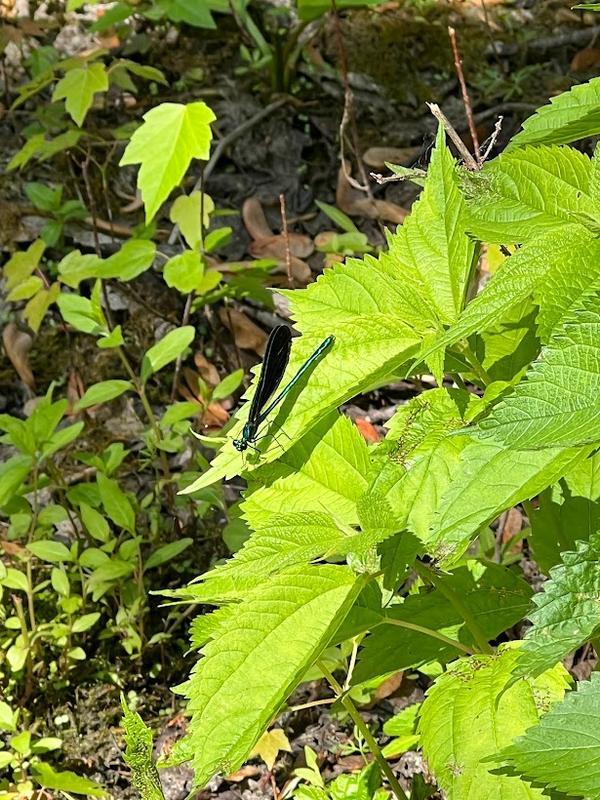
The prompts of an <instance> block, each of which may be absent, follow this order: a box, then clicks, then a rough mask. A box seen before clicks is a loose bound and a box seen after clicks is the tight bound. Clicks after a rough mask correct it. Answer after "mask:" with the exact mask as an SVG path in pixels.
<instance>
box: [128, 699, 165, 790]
mask: <svg viewBox="0 0 600 800" xmlns="http://www.w3.org/2000/svg"><path fill="white" fill-rule="evenodd" d="M121 706H122V708H123V729H124V731H125V734H124V738H125V745H126V749H125V753H124V754H123V758H124V759H125V763H126V764H128V765H129V766H130V767H131V778H132V783H133V785H134V786H135V788H136V789H137V790H138V791H139V793H140V795H141V797H142V798H143V800H164V795H163V791H162V787H161V784H160V778H159V775H158V771H157V769H156V767H155V765H154V760H153V742H152V731H151V730H150V728H149V727H148V726H147V725H146V723H145V722H144V720H143V719H142V718H141V717H140V715H139V714H138V713H137V711H131V709H130V708H129V707H128V705H127V702H126V700H125V698H124V697H123V695H121Z"/></svg>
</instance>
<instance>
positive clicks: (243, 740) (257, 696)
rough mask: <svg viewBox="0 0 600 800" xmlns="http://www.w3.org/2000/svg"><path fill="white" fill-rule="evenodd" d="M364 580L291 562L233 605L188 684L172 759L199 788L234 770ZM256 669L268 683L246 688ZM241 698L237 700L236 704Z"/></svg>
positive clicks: (332, 568) (339, 570) (327, 568)
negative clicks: (187, 719)
mask: <svg viewBox="0 0 600 800" xmlns="http://www.w3.org/2000/svg"><path fill="white" fill-rule="evenodd" d="M362 585H363V581H362V580H361V579H360V578H358V579H357V577H356V576H355V575H354V574H353V573H352V572H351V571H350V570H349V569H348V568H346V567H341V566H333V565H324V566H318V567H315V566H308V567H307V566H302V567H292V568H290V569H288V570H283V571H282V572H281V573H279V574H278V575H276V576H274V577H273V578H272V580H271V581H269V582H268V584H267V585H265V586H261V587H260V591H259V592H257V593H256V595H254V596H253V595H252V594H251V595H250V596H249V597H248V599H246V600H245V601H244V602H242V603H240V604H239V605H237V606H235V612H236V613H235V614H233V615H229V616H228V618H227V619H226V620H225V621H224V622H223V624H222V625H221V627H220V629H219V634H220V635H219V637H218V638H217V639H215V640H213V641H211V642H209V643H208V644H207V645H206V646H205V648H204V656H203V658H202V659H201V660H200V661H199V662H198V664H197V665H196V667H195V668H194V671H193V673H192V676H191V678H190V680H189V682H188V683H187V684H186V687H185V692H186V695H187V696H188V698H189V709H190V711H191V712H192V714H193V716H192V720H191V723H190V727H189V730H188V734H187V736H186V737H185V739H183V740H181V741H180V742H178V743H177V744H176V745H175V748H174V751H173V755H172V756H171V758H170V762H171V763H178V762H180V761H188V760H193V765H194V769H195V785H197V786H203V785H204V784H205V783H206V782H207V781H208V780H209V779H210V778H211V777H212V775H214V773H215V772H217V771H224V772H231V771H233V770H235V769H237V768H238V767H239V766H240V765H241V764H242V762H243V761H244V759H245V758H246V757H247V755H248V754H249V753H250V752H251V750H252V748H253V747H254V745H255V744H256V742H257V741H258V739H259V738H260V736H261V734H262V733H263V732H264V730H265V729H266V728H267V726H268V725H269V723H270V722H271V720H272V718H273V716H274V715H275V713H276V712H277V710H278V709H279V707H280V705H281V703H282V702H283V701H284V700H285V698H286V697H287V696H288V694H289V693H290V692H291V691H292V689H293V688H294V687H295V686H296V684H297V683H298V681H299V680H300V678H301V677H302V675H303V674H304V672H305V671H306V669H307V668H308V667H309V666H311V664H312V663H313V662H314V660H315V659H316V658H318V657H319V655H320V653H321V652H322V651H323V649H324V648H325V647H326V645H327V643H328V642H329V640H330V639H331V636H332V634H333V633H334V631H335V629H336V628H337V627H339V625H340V623H341V621H342V620H343V618H344V617H345V615H346V613H347V612H348V610H349V608H350V606H351V605H352V603H353V602H354V599H355V597H356V596H357V594H358V592H359V591H360V589H361V587H362ZM266 663H268V664H269V670H268V671H265V669H264V665H265V664H266ZM255 671H256V672H255ZM259 673H260V674H262V675H263V677H264V678H266V680H261V681H259V682H257V683H255V684H254V685H253V686H252V691H248V675H251V674H259ZM241 696H243V697H244V703H243V704H240V703H239V702H237V699H239V698H240V697H241ZM224 708H227V710H228V713H227V714H224V713H223V709H224Z"/></svg>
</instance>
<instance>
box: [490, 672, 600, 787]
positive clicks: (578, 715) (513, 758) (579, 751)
mask: <svg viewBox="0 0 600 800" xmlns="http://www.w3.org/2000/svg"><path fill="white" fill-rule="evenodd" d="M599 678H600V676H599V675H598V673H597V672H592V674H591V675H590V680H589V681H582V682H581V683H578V684H577V691H571V692H567V694H566V695H565V697H564V700H563V701H562V702H560V703H556V704H554V705H553V706H552V708H551V709H550V711H549V712H548V713H547V714H545V715H544V716H543V717H542V718H541V719H540V721H539V723H538V724H537V725H535V726H532V727H530V728H529V729H528V730H527V731H526V732H525V733H524V734H523V735H522V736H520V737H519V738H517V739H516V740H515V741H514V742H513V743H512V744H511V745H509V746H508V747H505V748H503V749H502V750H500V752H499V753H498V754H495V755H494V761H495V762H496V764H502V765H506V767H507V768H508V771H510V773H512V774H514V773H516V774H519V775H522V776H523V778H524V779H525V780H528V781H531V782H533V783H535V784H541V785H544V786H548V787H551V788H555V789H558V790H559V791H562V792H564V793H565V794H567V795H568V796H569V797H573V796H580V795H583V796H585V797H589V798H590V800H597V798H598V797H600V778H599V774H598V766H597V765H598V762H599V760H600V752H599V750H598V743H597V731H598V717H599V715H600V683H599Z"/></svg>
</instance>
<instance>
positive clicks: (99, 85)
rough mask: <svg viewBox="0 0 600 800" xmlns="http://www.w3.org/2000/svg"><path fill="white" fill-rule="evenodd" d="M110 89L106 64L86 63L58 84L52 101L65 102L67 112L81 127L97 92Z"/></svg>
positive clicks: (70, 72)
mask: <svg viewBox="0 0 600 800" xmlns="http://www.w3.org/2000/svg"><path fill="white" fill-rule="evenodd" d="M107 89H108V75H107V72H106V67H105V66H104V64H100V63H98V62H96V63H94V64H88V63H85V64H83V66H81V67H75V68H74V69H70V70H69V71H68V72H67V73H66V75H65V76H64V78H61V80H60V81H59V82H58V83H57V84H56V86H55V87H54V92H53V93H52V100H53V102H56V100H63V99H64V100H65V107H66V109H67V112H68V113H69V114H70V115H71V117H72V118H73V121H74V122H75V124H76V125H79V127H81V126H82V125H83V121H84V119H85V116H86V114H87V112H88V111H89V109H90V108H91V105H92V103H93V101H94V95H95V94H96V92H105V91H106V90H107Z"/></svg>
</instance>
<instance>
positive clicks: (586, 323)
mask: <svg viewBox="0 0 600 800" xmlns="http://www.w3.org/2000/svg"><path fill="white" fill-rule="evenodd" d="M599 302H600V293H598V292H596V293H594V294H591V295H589V296H588V297H586V298H585V299H584V300H583V302H582V304H581V307H580V308H579V309H578V311H576V312H574V313H573V314H572V315H571V316H570V318H569V319H568V320H567V322H565V324H564V325H562V326H561V327H559V328H557V329H555V332H554V335H553V337H552V338H551V340H550V342H549V344H548V346H547V347H545V348H544V349H543V350H542V352H541V354H540V357H539V358H538V359H537V360H536V361H534V362H533V364H532V366H531V368H530V370H529V371H528V373H527V375H526V376H525V378H524V379H523V380H522V381H521V382H520V383H519V384H518V385H517V386H516V387H515V389H514V390H513V391H512V392H511V393H510V394H509V395H507V396H506V397H504V398H503V399H502V400H501V401H500V403H499V404H498V405H497V406H495V408H494V409H493V410H492V412H491V414H490V415H489V416H487V417H486V418H485V419H484V420H482V422H480V423H479V425H478V427H477V435H478V436H479V437H481V438H483V439H494V440H495V441H499V442H502V443H504V444H505V445H506V446H508V447H513V448H518V449H522V450H526V449H537V448H543V447H556V446H561V445H562V446H574V445H582V444H587V443H590V442H598V441H600V310H599V309H600V305H599Z"/></svg>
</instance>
